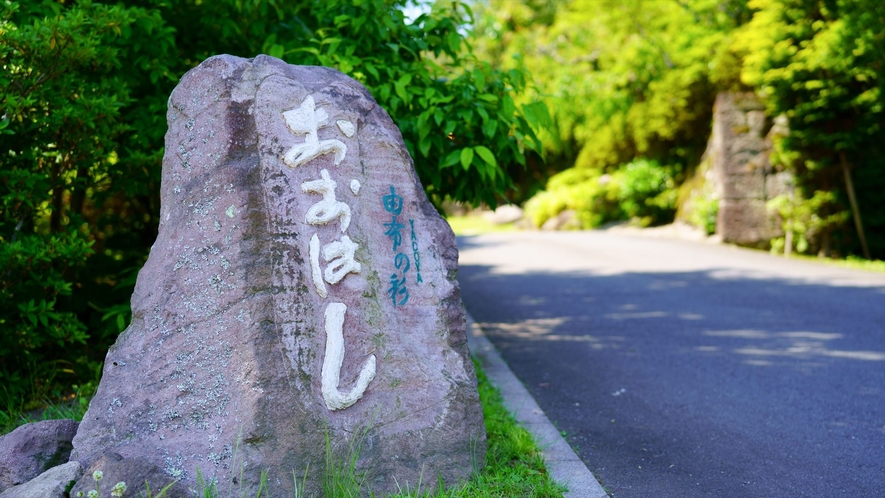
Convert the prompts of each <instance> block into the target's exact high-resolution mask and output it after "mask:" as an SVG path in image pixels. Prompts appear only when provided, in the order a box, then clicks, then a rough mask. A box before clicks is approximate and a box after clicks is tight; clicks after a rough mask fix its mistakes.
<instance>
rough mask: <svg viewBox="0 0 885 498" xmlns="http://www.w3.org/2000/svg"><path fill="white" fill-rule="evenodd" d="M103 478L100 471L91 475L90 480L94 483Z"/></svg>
mask: <svg viewBox="0 0 885 498" xmlns="http://www.w3.org/2000/svg"><path fill="white" fill-rule="evenodd" d="M103 476H104V473H103V472H102V471H100V470H96V471H95V472H93V473H92V479H93V480H94V481H95V482H98V481H100V480H101V478H102V477H103Z"/></svg>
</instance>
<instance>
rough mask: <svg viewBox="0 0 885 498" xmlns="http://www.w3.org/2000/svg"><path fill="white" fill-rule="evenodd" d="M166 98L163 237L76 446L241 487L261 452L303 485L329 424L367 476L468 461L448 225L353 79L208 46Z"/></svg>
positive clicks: (477, 438)
mask: <svg viewBox="0 0 885 498" xmlns="http://www.w3.org/2000/svg"><path fill="white" fill-rule="evenodd" d="M167 117H168V121H169V131H168V133H167V135H166V156H165V158H164V160H163V182H162V189H161V202H162V205H161V212H160V216H161V224H160V227H159V235H158V238H157V241H156V243H155V244H154V246H153V248H152V249H151V253H150V257H149V259H148V261H147V263H146V264H145V266H144V268H143V269H142V270H141V272H140V273H139V276H138V281H137V284H136V288H135V293H134V295H133V297H132V311H133V320H132V324H131V325H130V326H129V328H128V329H127V330H126V331H125V332H123V334H122V335H121V336H120V338H119V339H118V341H117V343H116V344H115V345H114V346H113V347H112V348H111V349H110V351H109V352H108V355H107V358H106V360H105V368H104V374H103V377H102V380H101V384H100V385H99V388H98V391H97V393H96V396H95V398H94V399H93V400H92V403H91V405H90V408H89V411H88V412H87V413H86V415H85V417H84V419H83V422H82V424H81V426H80V430H79V431H78V433H77V435H76V437H75V438H74V453H73V455H72V459H75V460H78V461H79V462H80V463H81V464H82V465H83V466H84V467H87V468H91V467H92V465H93V464H94V463H95V462H96V461H98V459H99V458H101V457H102V455H103V454H105V453H106V452H108V451H112V452H114V453H116V454H119V455H120V456H121V457H122V459H123V460H126V459H131V458H138V459H141V460H144V461H146V462H148V463H151V464H154V465H156V466H158V467H159V468H161V469H162V470H163V472H165V473H166V475H168V476H169V477H171V478H176V479H181V484H182V485H185V486H186V487H188V488H191V489H193V488H194V487H195V481H196V476H197V472H198V471H199V472H200V473H201V474H202V476H203V477H204V478H205V479H210V478H211V479H216V480H217V482H218V483H219V487H220V490H221V491H222V493H224V492H225V489H226V486H227V485H232V486H234V487H235V488H237V489H242V490H243V491H246V494H247V495H252V496H254V495H255V492H254V491H255V490H256V489H257V486H258V482H259V478H260V471H262V470H263V471H267V473H268V482H269V484H270V485H271V486H273V489H274V490H273V492H272V493H271V494H272V495H274V496H277V495H278V496H284V495H289V496H291V495H292V494H293V493H292V491H293V486H294V483H293V471H294V473H295V475H297V476H302V475H304V472H305V470H306V469H308V470H309V472H308V478H307V488H308V491H310V490H314V491H315V490H317V489H318V485H319V479H320V478H321V477H322V475H323V469H324V457H325V449H324V448H325V444H326V440H327V438H328V440H329V442H330V443H331V444H330V446H331V452H332V458H333V459H334V460H337V461H344V460H346V459H347V458H348V456H349V454H350V453H351V452H353V451H358V455H359V460H358V465H357V467H358V470H359V471H361V472H366V473H367V481H366V482H367V483H369V484H370V486H371V487H372V488H373V489H374V490H375V491H376V492H378V493H384V492H386V491H390V490H396V489H397V487H398V486H402V487H403V488H405V487H406V486H410V487H411V488H412V489H415V488H416V486H417V484H418V481H419V479H422V482H423V483H424V485H425V486H426V485H427V483H435V482H436V481H437V476H440V477H442V478H443V479H444V480H445V482H446V483H447V484H452V483H454V482H456V481H458V480H462V479H465V478H467V477H468V476H469V475H470V474H471V472H472V471H473V469H474V468H476V467H477V466H481V465H482V464H483V462H484V457H485V429H484V425H483V418H482V411H481V407H480V405H479V401H478V394H477V391H476V379H475V373H474V371H473V365H472V363H471V362H470V359H469V357H468V353H467V347H466V335H465V320H464V311H463V308H462V305H461V300H460V291H459V288H458V284H457V281H456V280H455V272H456V269H457V259H458V253H457V249H456V246H455V239H454V235H453V234H452V231H451V229H450V228H449V227H448V225H447V224H446V223H445V221H444V220H443V219H442V218H440V216H439V215H438V214H437V213H436V211H435V209H434V208H433V207H432V206H431V205H430V204H429V203H428V201H427V199H426V197H425V194H424V191H423V189H422V188H421V185H420V183H419V181H418V179H417V176H416V175H415V172H414V167H413V164H412V161H411V158H410V157H409V155H408V152H407V150H406V148H405V146H404V144H403V141H402V137H401V135H400V132H399V130H398V129H397V128H396V126H395V125H394V123H393V122H392V120H391V119H390V117H389V116H388V115H387V113H386V112H385V111H384V110H383V109H381V108H380V107H379V106H378V105H377V104H376V103H375V101H374V100H373V99H372V98H371V96H370V95H369V93H368V92H367V91H366V90H365V88H363V87H362V86H361V85H360V84H359V83H357V82H356V81H354V80H352V79H350V78H348V77H346V76H344V75H343V74H341V73H339V72H337V71H335V70H332V69H327V68H319V67H299V66H290V65H287V64H285V63H284V62H282V61H280V60H277V59H274V58H271V57H266V56H259V57H256V58H255V59H241V58H237V57H232V56H217V57H213V58H211V59H208V60H207V61H205V62H204V63H202V64H201V65H200V66H199V67H197V68H195V69H193V70H192V71H190V72H188V73H187V74H186V75H185V76H184V77H183V78H182V80H181V82H180V83H179V85H178V87H176V89H175V90H174V92H173V93H172V95H171V97H170V99H169V110H168V115H167ZM331 182H335V186H334V187H333V186H332V184H331ZM321 201H323V202H321ZM314 236H316V237H314ZM324 296H325V297H324ZM342 346H343V349H342ZM339 361H340V365H341V366H340V372H339V369H338V365H339ZM336 384H337V385H336ZM360 395H361V397H360ZM241 474H242V477H240V475H241ZM115 479H121V480H127V479H126V476H120V477H115ZM127 482H128V481H127ZM238 494H239V493H238Z"/></svg>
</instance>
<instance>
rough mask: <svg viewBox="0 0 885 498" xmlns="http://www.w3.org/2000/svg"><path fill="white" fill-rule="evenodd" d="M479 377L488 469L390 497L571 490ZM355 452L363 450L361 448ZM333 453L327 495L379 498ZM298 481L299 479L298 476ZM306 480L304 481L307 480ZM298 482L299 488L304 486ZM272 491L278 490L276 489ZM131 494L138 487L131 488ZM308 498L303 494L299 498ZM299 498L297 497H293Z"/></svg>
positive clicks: (70, 407)
mask: <svg viewBox="0 0 885 498" xmlns="http://www.w3.org/2000/svg"><path fill="white" fill-rule="evenodd" d="M474 365H475V366H476V375H477V378H478V380H479V399H480V403H481V404H482V411H483V416H484V417H485V424H486V433H487V435H488V452H487V454H486V466H485V467H484V468H483V469H482V470H481V471H480V472H477V473H475V474H474V476H473V478H472V479H471V480H470V481H468V482H467V483H465V484H464V485H462V486H461V487H459V488H453V489H449V490H446V491H444V492H435V493H431V492H429V491H426V490H422V489H420V488H421V486H419V489H415V490H402V491H401V492H400V493H397V494H394V495H391V496H390V498H431V497H438V498H492V497H495V498H498V497H501V498H503V497H529V496H531V497H537V498H561V497H562V495H563V493H564V492H565V489H566V488H565V486H562V485H560V484H557V483H556V482H554V481H553V479H551V477H550V475H549V474H548V473H547V468H546V467H545V464H544V460H543V458H541V452H540V448H539V447H538V445H537V444H536V443H535V440H534V438H533V437H532V435H531V434H530V433H529V432H528V431H527V430H526V429H524V428H522V427H520V426H519V424H518V423H517V422H516V419H515V418H513V415H511V414H510V412H508V411H507V409H506V408H504V403H503V400H502V398H501V394H500V392H499V391H498V389H496V388H495V386H493V385H492V384H491V382H490V381H489V379H488V377H486V375H485V372H483V370H482V367H481V365H479V363H478V362H477V361H476V360H474ZM85 411H86V403H79V402H78V403H74V404H71V403H69V404H65V405H58V406H49V407H47V408H46V409H45V410H44V411H43V412H42V414H41V418H39V419H37V420H49V419H53V418H73V419H75V420H82V418H83V414H84V413H85ZM2 416H3V417H4V420H6V423H5V424H4V425H3V433H4V434H5V433H6V432H9V431H11V430H12V429H14V428H15V427H18V426H19V425H22V424H24V423H27V422H33V421H36V420H34V419H32V417H29V416H26V415H23V414H21V413H7V412H3V413H2ZM355 451H359V449H358V447H357V448H356V450H355ZM328 458H329V450H328V449H327V462H326V466H327V472H326V474H325V475H324V476H323V477H324V480H325V481H324V486H323V487H324V488H325V489H324V491H325V496H326V497H327V498H344V497H348V498H349V497H363V496H367V497H374V496H375V495H374V494H372V493H370V492H368V491H366V490H364V489H362V488H363V483H364V479H362V478H361V476H360V475H357V474H355V470H354V467H355V462H356V460H355V459H354V458H350V459H348V461H346V462H341V463H340V464H336V463H335V462H332V461H328ZM293 477H294V476H293ZM303 479H304V478H302V480H303ZM297 481H298V479H296V485H297V484H298V482H297ZM262 484H263V485H262V487H263V493H260V496H261V497H264V496H276V495H274V494H273V489H267V488H264V486H265V485H266V483H265V482H264V481H263V482H262ZM271 488H272V486H271ZM129 489H130V490H133V491H135V490H134V489H133V487H131V486H130V488H129ZM145 491H147V493H146V494H145V495H146V496H155V497H163V496H165V493H164V492H163V491H160V492H157V491H154V493H153V494H151V493H150V491H149V490H137V491H135V492H132V493H127V494H126V495H125V496H139V492H140V493H145ZM200 491H201V492H200V494H199V496H202V497H205V498H219V496H220V495H221V493H220V492H219V490H218V488H217V487H216V486H215V485H214V484H213V483H204V486H203V487H202V489H201V490H200ZM302 496H304V495H303V494H302V493H298V494H297V498H301V497H302ZM293 498H294V497H293Z"/></svg>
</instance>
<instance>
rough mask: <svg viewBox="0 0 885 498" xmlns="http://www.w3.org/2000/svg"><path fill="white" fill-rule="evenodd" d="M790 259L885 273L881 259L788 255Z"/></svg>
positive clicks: (884, 262)
mask: <svg viewBox="0 0 885 498" xmlns="http://www.w3.org/2000/svg"><path fill="white" fill-rule="evenodd" d="M789 258H790V259H798V260H801V261H813V262H815V263H823V264H825V265H830V266H838V267H840V268H851V269H852V270H864V271H872V272H877V273H885V261H882V260H881V259H874V260H870V259H863V258H859V257H857V256H848V258H847V259H831V258H820V257H817V256H810V255H806V254H795V253H794V254H790V256H789Z"/></svg>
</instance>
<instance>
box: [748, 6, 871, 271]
mask: <svg viewBox="0 0 885 498" xmlns="http://www.w3.org/2000/svg"><path fill="white" fill-rule="evenodd" d="M750 6H751V7H753V8H754V9H755V13H754V14H753V20H752V21H751V22H750V23H749V24H748V25H747V26H746V28H745V29H744V30H742V32H741V33H740V35H739V38H738V40H737V42H736V44H735V48H736V50H738V51H740V52H741V53H742V55H743V60H744V63H743V70H742V73H741V76H742V79H743V80H744V82H746V83H747V84H749V85H752V86H753V87H755V88H758V89H759V91H760V92H761V94H762V95H763V96H764V97H765V99H766V102H767V105H768V112H769V114H770V115H773V116H776V115H781V114H783V115H786V116H787V118H788V119H789V126H790V133H789V134H788V135H786V136H784V137H782V138H781V139H780V140H779V142H778V143H776V149H777V154H776V155H775V156H774V158H773V159H775V161H776V162H778V163H780V164H782V165H784V166H786V167H788V168H790V170H791V171H793V172H794V174H795V175H796V177H797V179H798V184H799V190H798V192H797V193H796V199H795V201H794V203H797V204H802V203H803V202H804V203H808V204H809V206H808V208H803V207H802V206H799V205H797V206H796V207H794V208H791V209H789V210H786V211H784V212H785V213H787V212H789V213H805V214H804V215H802V216H799V214H796V215H795V216H796V217H797V218H796V219H795V220H793V221H795V225H796V226H799V225H802V224H805V222H804V221H803V219H804V218H808V217H809V216H812V215H813V216H814V217H816V218H818V219H821V220H824V219H825V220H831V221H829V222H827V223H824V224H820V226H819V229H818V230H816V231H815V232H814V233H815V236H814V237H811V238H809V239H808V240H806V239H801V238H797V241H798V240H802V241H803V246H805V248H806V249H808V250H811V251H815V252H817V251H819V250H821V251H824V252H828V251H829V250H830V248H832V249H833V250H834V251H836V252H838V253H841V254H843V255H844V254H846V253H847V252H856V251H858V249H860V247H859V246H860V244H859V241H860V240H859V238H858V236H859V235H860V233H859V231H857V230H856V228H855V226H856V225H855V224H852V223H851V221H849V220H850V217H849V216H848V215H847V212H848V210H850V209H851V210H852V211H854V214H855V215H856V214H858V212H859V213H862V214H863V216H862V221H863V222H864V223H865V224H866V226H865V227H864V232H866V235H867V238H868V239H869V251H870V252H871V253H872V255H874V256H876V257H878V258H883V257H885V196H883V195H882V192H883V191H885V163H883V159H885V156H883V154H885V150H883V148H882V144H883V143H885V127H883V125H882V123H883V118H885V114H883V112H885V111H883V98H885V95H883V85H885V3H882V2H879V1H877V0H753V1H751V2H750ZM852 177H853V178H854V181H852V180H851V179H852ZM849 182H850V183H851V184H853V185H856V186H857V195H856V197H857V202H856V203H857V205H858V208H859V209H858V210H853V209H852V208H851V200H850V190H849V188H848V185H849ZM826 192H832V193H835V197H830V196H827V195H824V193H826ZM821 199H826V200H827V202H822V201H820V200H821ZM781 204H783V203H781ZM809 208H813V209H811V211H809ZM841 213H844V215H843V214H841ZM787 221H788V222H791V220H787Z"/></svg>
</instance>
